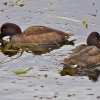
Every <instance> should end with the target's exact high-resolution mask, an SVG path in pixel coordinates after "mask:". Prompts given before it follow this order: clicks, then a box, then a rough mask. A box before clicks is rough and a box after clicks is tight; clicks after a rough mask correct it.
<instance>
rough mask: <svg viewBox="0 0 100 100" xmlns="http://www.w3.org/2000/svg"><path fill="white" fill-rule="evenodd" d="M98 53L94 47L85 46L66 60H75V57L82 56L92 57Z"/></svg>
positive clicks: (99, 51)
mask: <svg viewBox="0 0 100 100" xmlns="http://www.w3.org/2000/svg"><path fill="white" fill-rule="evenodd" d="M99 53H100V50H99V49H98V48H97V47H96V46H85V47H84V48H83V49H82V50H81V51H79V52H77V53H74V54H73V55H72V54H71V56H69V57H68V58H67V59H66V60H70V59H76V58H77V57H80V58H81V56H84V55H87V56H94V55H97V54H99Z"/></svg>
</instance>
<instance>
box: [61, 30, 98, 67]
mask: <svg viewBox="0 0 100 100" xmlns="http://www.w3.org/2000/svg"><path fill="white" fill-rule="evenodd" d="M91 36H92V37H91ZM93 36H94V37H93ZM99 38H100V37H99V35H98V33H97V32H92V33H91V34H90V35H89V36H88V38H87V45H85V44H81V45H79V46H77V47H76V48H75V49H74V50H73V52H72V54H71V55H70V56H69V57H68V58H66V59H65V60H64V62H63V64H64V65H77V66H78V67H85V66H95V65H97V64H100V49H99V47H100V43H99ZM93 41H94V42H93Z"/></svg>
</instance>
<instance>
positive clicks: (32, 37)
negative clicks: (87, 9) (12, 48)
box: [0, 22, 73, 44]
mask: <svg viewBox="0 0 100 100" xmlns="http://www.w3.org/2000/svg"><path fill="white" fill-rule="evenodd" d="M72 35H73V34H68V33H65V32H63V31H60V30H57V29H53V28H49V27H46V26H30V27H29V28H27V29H26V30H24V31H23V32H22V30H21V28H20V27H19V26H18V25H17V24H14V23H9V22H6V23H4V24H3V25H2V26H1V33H0V38H3V37H5V36H10V41H12V42H19V43H39V44H42V43H43V44H48V43H57V42H62V41H65V40H66V39H68V38H69V37H70V36H72Z"/></svg>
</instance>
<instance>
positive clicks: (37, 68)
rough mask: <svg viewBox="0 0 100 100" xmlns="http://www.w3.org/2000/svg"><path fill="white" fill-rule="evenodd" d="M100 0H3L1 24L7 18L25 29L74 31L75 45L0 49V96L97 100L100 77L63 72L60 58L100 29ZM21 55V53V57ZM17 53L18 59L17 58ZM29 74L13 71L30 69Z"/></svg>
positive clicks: (26, 99)
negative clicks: (7, 52)
mask: <svg viewBox="0 0 100 100" xmlns="http://www.w3.org/2000/svg"><path fill="white" fill-rule="evenodd" d="M99 6H100V1H99V0H98V1H96V0H88V1H87V0H49V1H48V0H19V1H17V0H9V1H8V0H3V1H1V4H0V15H1V16H0V25H2V24H3V23H5V22H12V23H16V24H18V25H19V26H20V27H21V29H22V30H25V29H26V28H27V27H29V26H32V25H44V26H49V27H51V28H55V29H59V30H62V31H64V32H67V31H68V32H71V33H74V36H73V37H72V39H76V41H75V45H74V46H73V45H64V46H62V47H61V48H58V49H55V50H52V51H51V52H48V53H45V54H41V55H34V54H32V53H31V52H30V53H29V52H26V51H24V52H23V54H22V55H21V56H20V54H17V55H15V56H12V57H8V56H6V55H4V54H3V53H2V52H0V62H4V63H0V99H1V100H15V99H16V98H17V99H18V100H72V99H73V100H98V99H100V79H99V77H98V80H97V81H93V80H92V79H89V78H88V77H87V76H84V75H77V76H69V75H66V76H61V75H60V73H59V72H60V70H62V69H63V67H62V65H61V62H62V61H63V59H64V58H66V57H68V55H69V53H71V49H73V48H75V47H76V46H77V45H79V44H81V43H85V41H86V38H87V36H88V35H89V33H90V32H92V31H97V32H100V22H99V20H100V11H99ZM47 14H55V15H57V16H65V17H68V18H73V19H76V20H80V21H81V20H83V19H85V20H86V21H87V24H88V28H86V27H85V26H84V25H83V24H82V23H78V22H74V21H71V20H65V19H61V18H55V17H52V16H48V15H47ZM18 56H19V57H18ZM16 57H18V58H17V59H15V58H16ZM29 68H33V69H31V70H30V71H28V72H27V74H23V75H22V74H21V75H16V74H14V73H13V72H12V71H14V70H18V69H23V70H26V69H29Z"/></svg>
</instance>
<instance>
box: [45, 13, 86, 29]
mask: <svg viewBox="0 0 100 100" xmlns="http://www.w3.org/2000/svg"><path fill="white" fill-rule="evenodd" d="M46 15H48V16H53V17H56V18H62V19H66V20H71V21H75V22H79V23H82V24H83V25H85V26H86V28H87V24H86V20H76V19H73V18H67V17H63V16H57V15H54V14H46Z"/></svg>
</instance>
